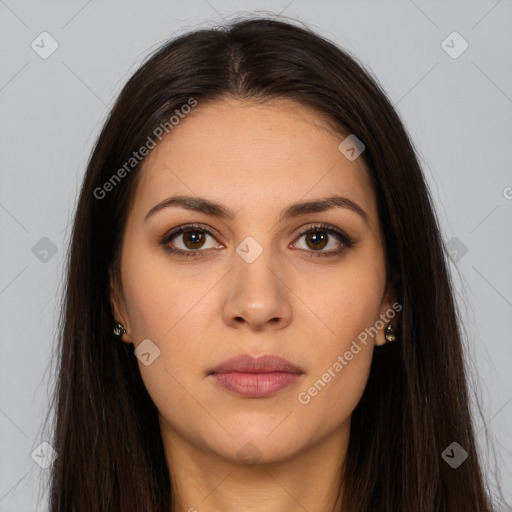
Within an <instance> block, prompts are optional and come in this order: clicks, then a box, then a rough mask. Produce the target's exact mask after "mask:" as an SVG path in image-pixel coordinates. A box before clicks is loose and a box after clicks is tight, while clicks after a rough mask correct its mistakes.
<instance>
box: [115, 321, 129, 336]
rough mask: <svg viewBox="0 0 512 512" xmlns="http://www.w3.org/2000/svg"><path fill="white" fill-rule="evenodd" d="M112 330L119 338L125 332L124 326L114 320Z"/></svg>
mask: <svg viewBox="0 0 512 512" xmlns="http://www.w3.org/2000/svg"><path fill="white" fill-rule="evenodd" d="M112 331H113V333H114V336H117V337H118V338H120V337H121V336H122V335H123V334H124V333H125V332H126V329H125V328H124V326H123V324H122V323H121V322H116V323H115V324H114V328H113V329H112Z"/></svg>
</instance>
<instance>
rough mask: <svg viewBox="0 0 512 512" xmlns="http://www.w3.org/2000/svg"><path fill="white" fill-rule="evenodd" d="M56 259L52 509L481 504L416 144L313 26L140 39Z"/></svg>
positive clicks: (239, 26) (260, 26)
mask: <svg viewBox="0 0 512 512" xmlns="http://www.w3.org/2000/svg"><path fill="white" fill-rule="evenodd" d="M68 265H69V266H68V277H67V289H66V294H65V298H64V309H63V316H62V340H61V354H60V367H59V381H58V387H57V391H56V395H55V410H56V416H55V422H56V423H55V438H54V442H53V446H54V448H55V450H56V451H57V453H58V454H59V457H58V458H57V460H56V461H55V462H54V465H53V468H52V478H51V505H50V510H51V511H52V512H57V511H69V510H73V511H81V510H84V511H86V510H87V511H90V510H96V511H103V510H105V511H106V510H109V511H123V512H128V511H142V510H144V511H173V512H177V511H180V512H181V511H187V510H188V511H194V510H197V511H200V512H205V511H221V510H236V511H243V510H252V511H255V510H258V511H269V510H272V511H277V512H279V511H295V510H308V511H309V512H325V511H344V512H363V511H379V512H397V511H415V512H419V511H424V512H441V511H450V512H458V511H460V512H462V511H464V512H466V511H467V510H472V511H473V512H487V511H490V510H491V503H490V498H489V497H488V495H487V491H486V489H485V482H484V478H483V475H482V472H481V464H480V462H479V458H478V454H477V451H476V446H475V434H474V431H473V426H472V422H471V416H470V410H469V400H468V389H467V382H466V374H465V368H464V365H463V354H462V345H461V335H460V327H459V325H458V320H457V316H456V310H455V307H454V300H453V295H452V287H451V283H450V279H449V274H448V269H447V259H446V252H445V250H444V246H443V243H442V239H441V236H440V233H439V227H438V224H437V221H436V217H435V214H434V208H433V205H432V200H431V198H430V195H429V191H428V189H427V186H426V184H425V180H424V177H423V175H422V172H421V169H420V167H419V164H418V161H417V158H416V155H415V152H414V149H413V147H412V144H411V142H410V140H409V138H408V136H407V134H406V132H405V130H404V127H403V125H402V123H401V121H400V119H399V117H398V115H397V113H396V112H395V110H394V108H393V107H392V105H391V104H390V102H389V100H388V99H387V98H386V96H385V94H384V93H383V91H382V90H381V89H380V88H379V86H378V85H377V83H376V82H375V80H374V79H372V78H371V77H370V76H369V74H368V73H367V72H366V71H364V70H363V69H362V67H361V66H360V65H359V64H358V63H357V62H356V61H355V59H354V58H352V57H350V56H349V55H348V54H347V53H345V52H343V51H342V50H340V49H338V48H337V47H335V46H334V45H333V44H332V43H330V42H328V41H326V40H324V39H322V38H320V37H319V36H317V35H315V34H314V33H312V32H311V31H309V30H308V29H306V28H301V27H298V26H296V25H294V24H289V23H285V22H282V21H275V20H269V19H252V20H245V21H240V22H237V23H233V24H232V25H230V26H228V27H226V28H222V29H218V30H199V31H196V32H192V33H188V34H185V35H183V36H181V37H179V38H177V39H174V40H172V41H170V42H169V43H167V44H166V45H164V46H163V47H162V48H160V49H159V50H158V51H156V52H155V53H154V54H153V55H152V56H151V58H150V59H149V60H148V61H147V62H146V63H145V64H144V65H143V66H142V67H141V68H140V69H139V70H138V71H137V72H136V73H135V74H134V75H133V77H132V78H131V79H130V80H129V82H128V83H127V84H126V86H125V87H124V89H123V90H122V92H121V94H120V96H119V98H118V100H117V102H116V104H115V105H114V108H113V109H112V112H111V113H110V116H109V118H108V120H107V122H106V124H105V126H104V128H103V130H102V132H101V134H100V136H99V138H98V141H97V143H96V146H95V148H94V150H93V153H92V156H91V159H90V161H89V164H88V168H87V171H86V175H85V179H84V182H83V185H82V190H81V194H80V198H79V202H78V207H77V211H76V217H75V224H74V230H73V236H72V242H71V247H70V253H69V262H68ZM447 411H449V413H447Z"/></svg>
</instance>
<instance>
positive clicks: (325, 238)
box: [295, 225, 353, 256]
mask: <svg viewBox="0 0 512 512" xmlns="http://www.w3.org/2000/svg"><path fill="white" fill-rule="evenodd" d="M303 237H305V244H306V247H299V248H300V249H305V250H312V252H318V253H320V254H318V255H319V256H328V255H329V254H338V253H339V252H340V251H342V250H343V249H344V248H345V247H351V246H352V244H353V242H352V240H351V239H350V238H349V237H348V236H347V235H345V234H344V233H342V232H341V231H338V230H337V229H334V228H331V227H329V226H323V225H321V226H313V227H311V228H309V229H307V230H306V231H303V232H302V233H301V234H300V235H299V240H300V239H301V238H303ZM333 238H334V239H335V240H336V241H337V242H338V243H337V244H336V243H335V242H334V240H333ZM296 244H297V242H296V243H295V245H296ZM340 245H341V249H340V247H339V246H340ZM329 246H330V247H329ZM337 246H338V247H337ZM326 248H327V249H331V250H325V251H324V250H323V249H326ZM315 256H317V255H316V254H315Z"/></svg>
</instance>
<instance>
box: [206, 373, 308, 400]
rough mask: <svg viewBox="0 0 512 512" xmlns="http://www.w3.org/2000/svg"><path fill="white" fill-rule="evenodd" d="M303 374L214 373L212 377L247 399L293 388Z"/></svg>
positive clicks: (224, 386)
mask: <svg viewBox="0 0 512 512" xmlns="http://www.w3.org/2000/svg"><path fill="white" fill-rule="evenodd" d="M301 376H302V374H299V373H287V372H272V373H241V372H228V373H214V374H212V377H213V378H214V379H215V380H216V381H217V383H218V384H220V385H221V386H222V387H223V388H225V389H227V390H228V391H232V392H234V393H237V394H238V395H241V396H245V397H247V398H264V397H266V396H272V395H274V394H276V393H277V392H278V391H280V390H281V389H284V388H286V387H288V386H291V385H292V384H294V383H295V382H297V380H299V379H300V378H301Z"/></svg>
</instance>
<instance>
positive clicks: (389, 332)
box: [384, 324, 396, 342]
mask: <svg viewBox="0 0 512 512" xmlns="http://www.w3.org/2000/svg"><path fill="white" fill-rule="evenodd" d="M384 334H385V338H386V342H390V341H395V340H396V336H395V331H394V330H393V326H392V325H391V324H388V326H387V327H386V330H385V332H384Z"/></svg>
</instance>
